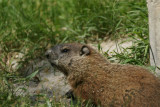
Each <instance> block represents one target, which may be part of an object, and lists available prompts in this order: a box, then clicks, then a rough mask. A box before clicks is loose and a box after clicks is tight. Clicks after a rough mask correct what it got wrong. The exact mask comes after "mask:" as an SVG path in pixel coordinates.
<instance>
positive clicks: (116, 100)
mask: <svg viewBox="0 0 160 107" xmlns="http://www.w3.org/2000/svg"><path fill="white" fill-rule="evenodd" d="M45 55H46V57H47V58H48V60H49V62H50V63H51V65H53V66H55V67H57V68H58V69H59V70H60V71H61V72H63V73H64V74H65V75H66V76H67V80H68V82H69V84H70V85H71V87H72V90H73V93H74V95H75V96H76V97H78V98H81V99H82V100H85V101H91V102H92V103H93V104H95V105H101V106H103V107H110V106H111V107H160V80H159V78H157V77H156V76H154V75H153V74H152V73H150V72H149V71H148V70H147V69H145V68H142V67H139V66H134V65H121V64H112V63H110V62H109V61H107V60H106V58H104V57H103V56H102V55H101V54H99V53H98V52H97V51H96V50H94V49H93V48H91V47H90V46H88V45H85V44H79V43H68V44H60V45H56V46H54V47H53V48H51V49H49V50H48V51H47V52H46V53H45Z"/></svg>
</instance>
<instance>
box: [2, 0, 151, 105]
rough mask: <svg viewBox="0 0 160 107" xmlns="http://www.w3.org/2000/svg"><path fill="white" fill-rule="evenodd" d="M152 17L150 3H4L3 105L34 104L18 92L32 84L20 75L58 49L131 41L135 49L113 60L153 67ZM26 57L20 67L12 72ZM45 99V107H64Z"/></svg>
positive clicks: (21, 0)
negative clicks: (16, 88)
mask: <svg viewBox="0 0 160 107" xmlns="http://www.w3.org/2000/svg"><path fill="white" fill-rule="evenodd" d="M147 14H148V13H147V7H146V0H138V1H135V0H14V1H13V0H0V85H1V87H0V105H2V106H15V105H17V106H29V105H30V104H31V100H30V98H29V97H28V96H25V97H21V96H16V95H15V94H14V92H13V89H14V84H15V83H19V82H24V81H27V80H26V79H25V78H22V77H21V76H20V75H19V72H18V69H20V68H22V67H23V66H24V65H25V63H27V62H29V61H30V60H32V59H36V58H37V57H40V56H43V54H44V51H45V50H46V49H47V47H49V46H51V45H54V44H57V43H64V42H82V43H87V42H91V41H94V42H98V41H101V40H105V39H106V38H111V39H113V40H116V39H119V38H122V37H128V36H129V37H131V38H132V40H133V41H134V45H133V46H132V47H130V48H128V49H124V51H122V53H116V54H115V55H114V56H112V57H116V58H118V59H119V60H120V62H121V63H130V64H138V65H147V64H148V63H149V43H148V16H147ZM20 54H22V58H21V60H18V62H19V65H18V66H17V68H16V69H12V68H13V66H12V63H13V62H14V60H15V57H16V56H17V55H18V56H19V55H20ZM43 98H44V99H45V104H46V105H44V106H49V107H50V106H51V105H52V106H54V105H55V106H60V105H56V104H55V103H54V101H53V100H49V99H47V98H46V97H43ZM37 104H39V103H38V102H37Z"/></svg>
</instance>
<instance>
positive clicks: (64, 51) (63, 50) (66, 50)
mask: <svg viewBox="0 0 160 107" xmlns="http://www.w3.org/2000/svg"><path fill="white" fill-rule="evenodd" d="M68 51H69V49H66V48H65V49H62V51H61V52H62V53H66V52H68Z"/></svg>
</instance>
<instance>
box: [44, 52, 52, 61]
mask: <svg viewBox="0 0 160 107" xmlns="http://www.w3.org/2000/svg"><path fill="white" fill-rule="evenodd" d="M51 54H52V50H47V51H46V53H45V56H46V58H47V59H49V58H51Z"/></svg>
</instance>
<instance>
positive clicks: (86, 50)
mask: <svg viewBox="0 0 160 107" xmlns="http://www.w3.org/2000/svg"><path fill="white" fill-rule="evenodd" d="M89 54H90V49H89V48H88V47H87V46H85V45H84V46H82V48H81V51H80V55H81V56H82V55H89Z"/></svg>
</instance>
